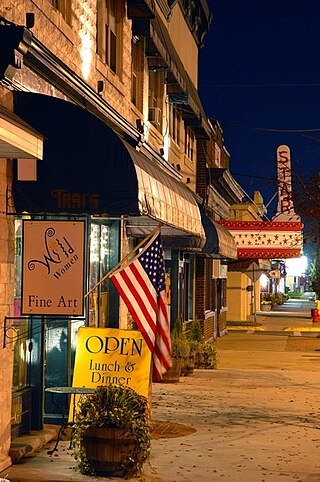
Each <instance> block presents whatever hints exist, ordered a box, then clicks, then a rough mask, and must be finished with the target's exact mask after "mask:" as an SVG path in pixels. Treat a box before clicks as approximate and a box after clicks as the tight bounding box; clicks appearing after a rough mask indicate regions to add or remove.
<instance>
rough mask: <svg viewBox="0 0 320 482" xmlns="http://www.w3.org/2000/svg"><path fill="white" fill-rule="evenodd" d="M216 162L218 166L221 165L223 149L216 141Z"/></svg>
mask: <svg viewBox="0 0 320 482" xmlns="http://www.w3.org/2000/svg"><path fill="white" fill-rule="evenodd" d="M214 162H215V165H216V166H217V167H220V166H221V149H220V146H218V144H217V143H216V142H215V143H214Z"/></svg>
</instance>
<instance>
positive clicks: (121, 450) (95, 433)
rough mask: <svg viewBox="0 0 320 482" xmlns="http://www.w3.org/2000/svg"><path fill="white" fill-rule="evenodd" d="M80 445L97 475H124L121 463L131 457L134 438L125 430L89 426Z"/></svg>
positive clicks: (124, 462)
mask: <svg viewBox="0 0 320 482" xmlns="http://www.w3.org/2000/svg"><path fill="white" fill-rule="evenodd" d="M82 445H83V447H84V448H85V450H86V456H87V459H88V461H89V463H90V464H91V466H92V467H93V469H94V470H95V472H96V474H97V475H102V476H114V477H124V476H125V475H126V471H125V469H124V467H123V464H126V463H128V462H129V460H130V458H131V459H132V458H133V452H134V448H135V439H134V437H133V435H132V434H131V433H129V432H126V431H125V430H120V429H117V428H109V427H90V428H88V429H87V430H86V432H85V434H84V437H83V440H82Z"/></svg>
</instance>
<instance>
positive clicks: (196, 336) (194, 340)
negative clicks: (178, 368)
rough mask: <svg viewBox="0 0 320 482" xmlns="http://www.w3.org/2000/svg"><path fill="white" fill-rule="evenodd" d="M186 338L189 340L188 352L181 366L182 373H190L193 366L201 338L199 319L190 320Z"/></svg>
mask: <svg viewBox="0 0 320 482" xmlns="http://www.w3.org/2000/svg"><path fill="white" fill-rule="evenodd" d="M188 328H189V329H188V332H187V339H188V341H189V347H190V353H189V356H188V358H187V359H186V361H185V365H184V367H183V368H182V371H183V374H184V375H192V374H193V372H194V368H195V358H196V356H197V353H198V350H199V345H200V343H201V342H202V340H203V335H202V331H201V324H200V321H199V320H191V322H190V323H189V326H188Z"/></svg>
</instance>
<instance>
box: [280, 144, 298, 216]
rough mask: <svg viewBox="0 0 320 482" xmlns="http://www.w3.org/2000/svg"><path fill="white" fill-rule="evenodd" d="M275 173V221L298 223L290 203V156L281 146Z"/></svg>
mask: <svg viewBox="0 0 320 482" xmlns="http://www.w3.org/2000/svg"><path fill="white" fill-rule="evenodd" d="M277 172H278V208H277V214H276V216H275V220H276V221H297V222H300V217H299V216H298V215H297V214H296V213H295V210H294V205H293V201H292V184H291V156H290V149H289V147H288V146H284V145H282V146H279V147H278V149H277Z"/></svg>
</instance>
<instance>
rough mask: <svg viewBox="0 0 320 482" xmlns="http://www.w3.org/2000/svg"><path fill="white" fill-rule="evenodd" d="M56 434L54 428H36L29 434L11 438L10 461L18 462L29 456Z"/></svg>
mask: <svg viewBox="0 0 320 482" xmlns="http://www.w3.org/2000/svg"><path fill="white" fill-rule="evenodd" d="M56 436H57V432H56V430H54V429H52V430H51V429H45V430H37V431H34V432H31V433H30V435H22V436H21V437H17V438H16V439H14V440H12V442H11V446H10V450H9V456H10V457H11V460H12V463H13V464H15V463H17V462H19V460H20V459H22V458H23V457H30V456H31V455H34V453H35V452H37V451H38V450H40V449H42V447H43V446H44V445H45V444H46V443H48V442H51V440H53V439H54V438H55V437H56Z"/></svg>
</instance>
